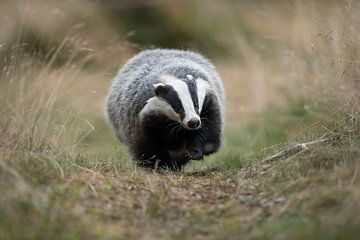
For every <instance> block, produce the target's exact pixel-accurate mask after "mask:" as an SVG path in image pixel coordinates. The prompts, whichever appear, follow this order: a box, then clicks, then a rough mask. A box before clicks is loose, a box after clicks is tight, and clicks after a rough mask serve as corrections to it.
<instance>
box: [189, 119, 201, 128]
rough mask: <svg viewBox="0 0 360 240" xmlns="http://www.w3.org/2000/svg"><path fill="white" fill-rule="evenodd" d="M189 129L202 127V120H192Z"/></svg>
mask: <svg viewBox="0 0 360 240" xmlns="http://www.w3.org/2000/svg"><path fill="white" fill-rule="evenodd" d="M188 126H189V128H193V129H195V128H198V127H199V126H200V120H199V119H197V118H192V119H190V121H188Z"/></svg>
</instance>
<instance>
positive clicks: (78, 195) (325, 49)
mask: <svg viewBox="0 0 360 240" xmlns="http://www.w3.org/2000/svg"><path fill="white" fill-rule="evenodd" d="M211 3H212V5H209V6H210V7H209V12H206V14H205V13H204V15H203V16H202V17H203V18H201V20H203V19H204V24H205V23H207V21H205V20H206V19H207V18H206V17H209V16H207V15H211V17H213V16H215V17H214V18H213V19H212V20H213V23H214V24H213V26H211V27H210V28H209V29H210V30H211V29H212V28H215V29H216V31H217V33H218V34H216V36H214V39H212V40H213V41H215V42H218V43H219V44H221V45H223V46H227V47H226V49H227V50H228V52H230V53H231V54H230V56H229V57H228V58H225V57H224V56H225V55H223V56H222V57H219V60H217V61H216V62H215V64H216V66H217V67H218V69H219V72H220V74H221V76H222V78H223V80H224V84H225V88H226V92H227V106H228V108H227V116H228V118H227V121H226V131H225V137H226V141H225V144H224V147H223V149H222V150H221V152H219V153H218V154H216V155H214V156H211V157H208V158H206V159H205V160H204V161H201V162H191V163H190V164H189V165H188V166H186V168H185V169H184V170H183V171H182V172H177V173H174V172H167V171H164V172H152V171H145V170H143V169H141V168H138V167H136V166H134V165H133V164H132V162H131V161H130V160H129V156H128V153H127V151H126V148H125V147H124V146H122V145H120V144H119V143H118V141H117V140H116V139H115V137H114V136H113V134H112V133H111V131H110V129H109V127H108V125H107V124H106V121H105V120H104V117H103V113H102V112H103V105H104V98H105V96H106V93H107V88H108V86H109V83H110V80H111V79H112V77H113V76H114V75H115V72H116V70H117V66H118V65H119V63H120V62H121V61H123V60H124V59H126V58H127V56H128V55H130V54H131V53H132V51H133V49H132V47H133V46H131V47H129V46H130V45H129V46H128V45H127V44H128V43H126V42H125V43H124V42H123V41H124V39H123V38H121V40H120V42H119V40H117V39H114V42H116V43H117V44H119V45H120V46H122V47H121V48H120V49H122V50H121V51H120V50H119V49H117V50H114V48H115V47H114V46H115V45H113V44H112V43H111V41H110V42H109V43H108V45H109V47H107V48H106V49H107V51H105V50H103V45H104V39H107V38H110V37H109V36H111V34H110V33H107V32H111V33H112V32H113V29H110V27H108V28H106V29H107V30H106V31H105V30H104V31H103V32H101V33H103V34H99V32H98V31H97V30H98V29H104V28H105V26H110V25H109V24H107V23H106V22H103V21H100V19H102V18H100V17H99V16H100V15H96V16H98V17H96V18H95V17H94V16H92V15H91V14H93V13H92V11H95V12H96V14H98V10H97V9H95V8H94V9H93V7H91V6H90V7H91V9H92V10H91V11H86V12H87V13H88V15H86V19H87V18H89V19H98V20H99V21H95V22H97V24H98V25H96V26H94V25H92V24H89V26H90V25H91V26H93V27H94V29H90V30H91V31H90V32H88V34H90V36H91V37H89V39H92V40H93V41H95V42H98V43H99V45H96V44H95V43H92V42H91V41H89V42H87V41H83V40H84V39H80V40H81V41H80V40H79V39H78V37H79V36H77V34H74V32H70V33H69V34H70V35H69V36H67V37H66V38H65V39H64V40H63V41H60V42H61V44H60V46H59V47H58V48H52V47H51V48H50V49H45V50H44V49H43V50H42V51H44V52H45V54H44V56H43V55H42V54H43V53H44V52H40V53H38V52H32V53H31V52H29V49H27V45H26V44H23V45H15V46H13V47H12V46H11V47H9V46H5V47H6V49H7V50H6V51H8V52H7V54H8V56H7V57H4V58H3V59H2V61H1V62H0V64H1V72H0V239H1V240H3V239H4V240H8V239H169V238H171V239H357V238H358V236H359V235H360V190H359V189H360V173H359V171H360V169H359V168H360V162H359V158H360V137H359V136H360V122H359V118H360V109H359V80H358V79H359V76H360V73H359V68H358V67H359V61H358V59H359V52H358V45H359V41H358V40H357V39H359V31H358V30H357V29H358V23H359V18H358V16H359V14H358V12H359V9H360V5H359V4H357V3H356V1H354V2H352V1H347V2H342V1H328V2H326V3H325V2H322V1H309V2H302V3H301V4H300V3H298V2H287V3H286V4H284V3H283V2H282V1H281V2H280V1H279V2H278V3H276V7H274V5H273V3H271V4H270V3H268V2H266V1H263V2H256V4H254V3H252V1H244V2H241V4H240V1H239V3H238V2H234V3H232V4H230V5H227V4H223V3H218V1H211ZM8 4H10V5H11V2H10V1H9V2H8ZM197 4H198V5H196V6H198V7H200V8H201V7H202V6H203V5H201V4H203V3H202V2H200V1H198V2H197ZM20 5H21V4H20ZM38 5H39V6H43V5H42V4H41V1H39V2H38ZM34 6H37V5H33V7H34ZM44 6H45V5H44ZM64 6H65V7H66V6H67V5H66V4H65V5H64ZM184 6H185V5H184ZM196 6H195V5H194V6H192V5H191V9H193V8H192V7H196ZM50 7H51V6H47V7H45V8H44V9H45V10H44V9H42V8H41V7H40V8H38V9H37V10H39V11H41V10H42V11H44V12H47V13H51V14H50V15H51V16H52V15H54V14H52V13H53V12H51V11H47V10H48V9H49V8H50ZM55 7H56V6H55ZM3 9H7V8H5V7H4V8H3ZM26 9H28V10H29V9H30V10H34V9H35V7H34V9H32V8H31V7H30V6H29V7H28V8H24V13H22V14H23V18H24V19H22V20H21V21H20V22H24V23H31V24H32V25H34V26H32V28H31V29H36V27H35V26H37V25H36V23H37V24H38V25H39V26H38V27H39V28H40V29H47V30H51V29H52V28H50V27H49V26H47V25H46V23H47V22H50V23H54V28H55V27H56V24H55V23H56V18H54V19H52V20H53V22H52V21H45V20H44V19H48V18H50V17H51V16H47V15H46V14H30V13H31V12H32V11H30V10H29V16H27V15H26ZM71 9H73V10H74V13H73V14H72V15H74V17H76V16H77V15H79V14H77V12H76V11H77V10H78V9H81V11H82V12H83V9H84V8H71ZM177 9H179V8H178V6H177V5H169V7H168V11H166V12H171V13H172V11H174V13H173V14H171V15H172V16H175V17H176V16H178V17H179V19H180V20H178V21H180V22H183V21H182V16H186V15H183V14H182V12H176V10H177ZM194 9H195V10H196V8H194ZM35 10H36V9H35ZM55 10H56V9H55ZM55 10H54V12H60V13H69V12H66V11H65V10H62V8H60V9H57V10H56V11H55ZM35 12H36V11H35ZM70 13H71V12H70ZM48 15H49V14H48ZM72 15H71V16H72ZM191 15H192V14H191ZM14 16H15V15H14ZM36 16H41V17H42V18H44V19H42V18H41V19H38V18H36ZM61 16H62V15H61V14H59V16H58V17H61ZM10 17H11V16H10ZM28 17H29V18H31V17H34V18H35V20H37V21H29V20H27V18H28ZM68 18H70V16H68ZM4 19H5V18H4ZM10 19H11V18H10ZM199 19H200V18H199ZM218 19H221V21H218ZM33 20H34V19H33ZM48 20H49V19H48ZM210 20H211V19H210ZM0 21H2V20H0ZM77 21H78V19H71V22H73V23H74V24H75V23H77ZM82 21H85V20H82ZM63 22H64V21H63V20H62V18H60V20H58V22H57V23H58V24H59V25H61V24H62V23H63ZM211 23H212V22H211ZM42 24H44V25H42ZM184 24H185V25H186V24H189V26H188V28H190V25H192V23H190V22H185V23H184ZM70 25H72V24H70ZM75 25H76V24H75ZM80 25H81V24H80ZM85 25H86V24H85ZM85 25H84V26H85ZM4 26H5V25H4ZM14 28H16V26H15V25H14ZM79 28H80V27H79ZM203 28H204V27H201V29H203ZM64 29H67V27H64ZM86 29H87V28H85V30H86ZM185 29H187V28H185ZM76 30H77V31H79V33H80V32H81V31H80V30H79V29H77V28H75V29H72V30H71V31H75V32H76ZM85 30H84V31H85ZM64 31H65V30H64ZM57 32H59V31H57ZM1 33H2V32H1ZM71 34H72V35H71ZM5 35H6V34H5ZM1 36H2V35H1ZM54 36H55V38H56V39H57V40H58V41H59V40H60V36H58V35H54ZM96 36H97V37H98V38H96ZM211 36H213V35H211ZM83 37H84V38H85V40H86V34H85V35H84V36H83ZM18 38H19V39H20V38H21V34H19V36H18ZM1 41H3V40H1ZM85 43H86V44H85ZM67 44H70V45H71V46H72V48H69V49H71V50H69V49H65V50H66V51H65V53H66V54H64V52H63V50H64V49H63V48H67ZM82 44H85V45H82ZM91 44H93V45H91ZM200 44H201V43H200ZM89 46H90V47H89ZM5 47H4V46H3V45H0V50H2V49H4V48H5ZM118 50H119V51H118ZM34 51H35V50H34ZM47 51H48V52H47ZM102 51H105V52H106V54H105V53H104V52H102ZM0 53H1V54H2V53H3V52H1V51H0ZM36 54H39V55H41V56H43V57H42V58H38V57H37V56H36ZM78 54H79V56H78ZM34 55H35V57H34ZM118 55H120V56H118ZM1 56H2V55H1ZM58 59H60V60H58ZM114 59H116V60H114ZM114 61H115V62H114ZM323 138H329V141H327V142H325V143H322V144H318V145H315V146H313V147H311V148H310V149H307V150H303V151H301V152H299V153H297V154H295V155H292V156H289V157H287V158H283V159H278V160H276V161H273V162H269V163H264V164H259V162H260V161H261V160H262V159H264V158H265V157H267V156H270V155H272V154H274V153H276V152H278V151H280V150H282V149H286V148H287V147H289V146H291V145H293V144H295V143H299V142H309V141H313V140H319V139H323Z"/></svg>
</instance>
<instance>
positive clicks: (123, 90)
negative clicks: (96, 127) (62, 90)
mask: <svg viewBox="0 0 360 240" xmlns="http://www.w3.org/2000/svg"><path fill="white" fill-rule="evenodd" d="M224 116H225V95H224V90H223V86H222V82H221V80H220V77H219V75H218V73H217V72H216V70H215V67H214V66H213V65H212V64H211V63H210V62H209V61H208V60H207V59H205V58H204V57H202V56H201V55H199V54H197V53H193V52H190V51H180V50H166V49H156V50H147V51H143V52H141V53H139V54H138V55H136V56H135V57H133V58H132V59H130V60H129V61H128V62H127V63H126V64H125V65H124V66H123V67H122V68H121V69H120V72H119V73H118V75H117V76H116V78H115V80H114V81H113V83H112V86H111V88H110V93H109V96H108V101H107V117H108V119H109V122H110V124H111V126H112V128H113V130H114V132H115V134H116V136H117V137H118V139H119V140H120V141H121V142H123V143H125V144H126V145H127V146H128V148H129V150H130V153H131V155H132V158H133V159H134V160H135V161H136V163H138V164H139V165H140V166H144V167H149V168H157V167H160V168H164V167H166V168H170V169H174V170H178V169H180V168H181V167H182V166H183V165H185V164H186V163H187V162H189V161H190V160H200V159H202V158H203V157H204V155H209V154H212V153H215V152H217V151H218V149H219V147H220V146H221V142H222V135H223V125H224Z"/></svg>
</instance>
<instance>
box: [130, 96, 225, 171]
mask: <svg viewBox="0 0 360 240" xmlns="http://www.w3.org/2000/svg"><path fill="white" fill-rule="evenodd" d="M200 117H201V121H202V125H201V128H199V129H197V130H188V129H185V128H183V127H181V126H180V124H179V123H177V122H174V121H172V120H169V119H168V118H166V117H165V116H160V115H149V116H146V117H145V118H144V119H143V122H142V134H140V135H139V136H140V137H139V138H138V139H137V140H136V141H135V144H134V145H133V146H131V151H132V152H133V153H134V158H135V159H136V161H137V163H138V164H139V165H141V166H144V167H150V168H156V167H158V168H170V169H172V170H179V169H181V167H182V166H183V165H185V164H186V163H187V162H188V161H190V160H191V159H198V160H200V159H202V158H203V156H204V155H209V154H212V153H214V152H216V151H217V150H218V148H219V147H220V141H221V139H220V138H221V119H220V112H219V106H218V103H217V100H216V98H215V97H214V96H213V95H212V94H208V95H207V96H206V98H205V101H204V106H203V110H202V113H201V115H200ZM207 144H213V145H214V147H213V148H212V149H211V150H210V151H209V150H206V149H205V145H207ZM169 150H170V151H179V150H182V154H179V155H178V156H176V157H173V156H170V155H169Z"/></svg>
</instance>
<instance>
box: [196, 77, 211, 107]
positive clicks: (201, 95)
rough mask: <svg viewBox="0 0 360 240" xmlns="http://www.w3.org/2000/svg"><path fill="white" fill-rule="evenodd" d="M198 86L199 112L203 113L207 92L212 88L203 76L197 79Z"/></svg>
mask: <svg viewBox="0 0 360 240" xmlns="http://www.w3.org/2000/svg"><path fill="white" fill-rule="evenodd" d="M196 86H197V95H198V101H199V113H201V110H202V107H203V105H204V100H205V97H206V93H207V91H208V89H209V88H210V86H209V84H208V83H207V82H206V81H205V80H203V79H201V78H198V79H196Z"/></svg>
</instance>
